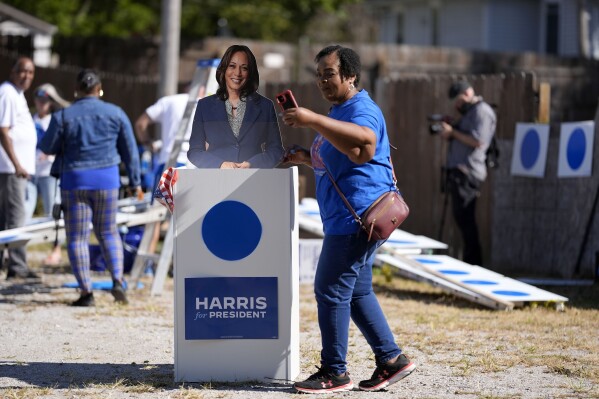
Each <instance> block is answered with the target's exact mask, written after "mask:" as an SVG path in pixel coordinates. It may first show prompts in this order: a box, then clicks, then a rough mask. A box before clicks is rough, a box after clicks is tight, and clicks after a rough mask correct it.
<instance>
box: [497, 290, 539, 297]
mask: <svg viewBox="0 0 599 399" xmlns="http://www.w3.org/2000/svg"><path fill="white" fill-rule="evenodd" d="M493 294H497V295H505V296H529V295H530V294H529V293H528V292H522V291H502V290H497V291H493Z"/></svg>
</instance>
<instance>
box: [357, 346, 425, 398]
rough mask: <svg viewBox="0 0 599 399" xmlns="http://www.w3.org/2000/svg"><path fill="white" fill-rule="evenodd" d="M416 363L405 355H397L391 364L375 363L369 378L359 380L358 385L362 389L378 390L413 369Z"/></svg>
mask: <svg viewBox="0 0 599 399" xmlns="http://www.w3.org/2000/svg"><path fill="white" fill-rule="evenodd" d="M415 368H416V365H415V364H414V363H412V362H411V361H410V359H408V358H407V357H406V356H405V355H399V357H398V358H397V360H396V361H395V362H393V363H391V364H377V367H376V369H375V370H374V373H373V374H372V377H370V379H369V380H364V381H360V384H359V385H358V386H359V388H360V390H362V391H380V390H381V389H384V388H386V387H388V386H389V385H391V384H395V383H396V382H397V381H399V380H401V379H402V378H405V377H407V376H408V375H410V374H411V373H412V371H414V369H415Z"/></svg>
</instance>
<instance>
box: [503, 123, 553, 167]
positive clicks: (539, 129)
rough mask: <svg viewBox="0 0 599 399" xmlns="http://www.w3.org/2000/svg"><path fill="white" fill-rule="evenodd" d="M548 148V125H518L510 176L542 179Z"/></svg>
mask: <svg viewBox="0 0 599 399" xmlns="http://www.w3.org/2000/svg"><path fill="white" fill-rule="evenodd" d="M548 147H549V125H541V124H534V123H518V124H517V125H516V136H515V138H514V151H513V153H512V154H513V155H512V165H511V173H512V175H515V176H527V177H541V178H542V177H544V176H545V165H546V163H547V148H548Z"/></svg>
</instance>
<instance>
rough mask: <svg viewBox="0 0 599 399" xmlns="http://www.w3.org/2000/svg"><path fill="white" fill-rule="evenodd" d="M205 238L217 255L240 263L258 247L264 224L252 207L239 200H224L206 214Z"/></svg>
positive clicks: (203, 229)
mask: <svg viewBox="0 0 599 399" xmlns="http://www.w3.org/2000/svg"><path fill="white" fill-rule="evenodd" d="M202 237H203V238H204V243H206V246H207V247H208V249H209V250H210V252H212V253H213V254H214V255H215V256H217V257H219V258H221V259H224V260H230V261H235V260H240V259H243V258H245V257H246V256H248V255H250V254H251V253H252V252H254V250H255V249H256V247H257V246H258V243H259V242H260V238H261V237H262V224H261V223H260V219H258V216H257V215H256V213H255V212H254V211H253V210H252V209H251V208H250V207H249V206H247V205H245V204H243V203H241V202H238V201H223V202H220V203H218V204H216V205H215V206H214V207H212V209H210V210H209V211H208V213H206V216H205V217H204V221H203V222H202Z"/></svg>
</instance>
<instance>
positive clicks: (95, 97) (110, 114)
mask: <svg viewBox="0 0 599 399" xmlns="http://www.w3.org/2000/svg"><path fill="white" fill-rule="evenodd" d="M76 85H77V86H76V91H75V97H76V100H75V102H74V103H73V105H71V106H70V107H68V108H64V109H63V110H61V111H58V112H56V113H54V114H53V115H52V121H51V122H50V126H49V127H48V130H47V131H46V134H45V135H44V136H43V137H42V140H41V142H40V143H39V148H40V149H41V150H42V151H43V152H44V153H46V154H58V155H57V156H56V158H55V160H54V163H53V165H52V171H51V173H52V174H59V175H60V195H61V198H62V202H63V203H62V209H63V212H64V221H65V230H66V236H67V252H68V254H69V261H70V263H71V267H72V268H73V274H74V275H75V278H76V279H77V282H78V283H79V288H80V292H81V295H80V297H79V299H77V300H76V301H75V302H73V303H72V304H71V305H72V306H94V305H95V300H94V296H93V295H94V294H93V292H92V281H91V276H90V255H89V238H90V229H89V226H90V224H92V225H93V229H94V234H95V236H96V238H97V240H98V243H99V244H100V246H101V248H102V255H103V256H104V260H105V261H106V265H107V267H108V270H109V271H110V274H111V276H112V282H113V286H112V290H111V293H112V295H113V297H114V299H115V301H116V302H119V303H122V304H126V303H128V301H127V295H126V293H125V286H124V283H123V243H122V241H121V236H120V235H119V232H118V228H117V224H116V216H117V212H118V203H117V201H118V199H119V188H120V186H121V181H120V173H119V165H120V163H121V161H122V162H123V163H124V164H125V167H126V169H127V173H128V176H129V186H130V189H131V190H133V191H136V192H137V194H138V195H139V194H140V193H141V186H140V184H141V178H140V162H139V152H138V150H137V143H136V142H135V136H134V134H133V127H132V126H131V122H130V121H129V118H128V117H127V115H126V114H125V112H124V111H123V110H122V109H121V108H120V107H117V106H116V105H114V104H111V103H107V102H104V101H102V100H100V97H101V96H102V95H103V91H102V83H101V81H100V77H99V76H98V75H97V74H96V73H95V72H94V71H93V70H91V69H83V70H81V71H80V72H79V74H78V75H77V80H76Z"/></svg>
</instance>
